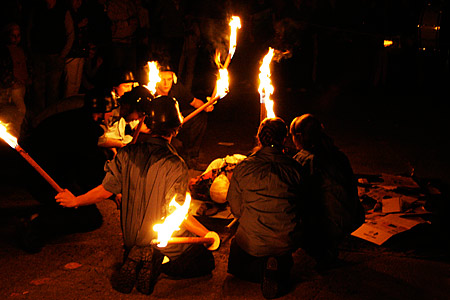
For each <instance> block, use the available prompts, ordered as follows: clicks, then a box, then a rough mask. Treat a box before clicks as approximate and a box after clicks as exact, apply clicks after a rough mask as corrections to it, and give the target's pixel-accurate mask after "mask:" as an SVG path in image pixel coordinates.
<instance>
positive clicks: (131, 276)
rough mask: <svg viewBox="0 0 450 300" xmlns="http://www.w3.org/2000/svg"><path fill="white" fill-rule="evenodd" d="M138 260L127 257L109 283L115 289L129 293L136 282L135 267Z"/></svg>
mask: <svg viewBox="0 0 450 300" xmlns="http://www.w3.org/2000/svg"><path fill="white" fill-rule="evenodd" d="M137 266H138V262H137V261H135V260H132V259H131V258H129V257H128V258H127V259H126V260H125V262H124V264H123V265H122V267H121V268H120V271H119V272H118V273H117V274H115V276H113V278H112V279H111V285H112V287H113V289H115V290H116V291H118V292H120V293H123V294H129V293H131V291H132V290H133V287H134V284H135V283H136V269H137Z"/></svg>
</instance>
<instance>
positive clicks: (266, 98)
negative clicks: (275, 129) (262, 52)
mask: <svg viewBox="0 0 450 300" xmlns="http://www.w3.org/2000/svg"><path fill="white" fill-rule="evenodd" d="M273 56H274V49H273V48H269V52H267V54H266V56H264V59H263V62H262V64H261V67H260V68H259V71H260V73H259V82H260V83H259V88H258V92H259V95H260V102H261V103H264V104H265V107H266V111H267V117H268V118H275V113H274V111H273V104H274V103H273V100H272V99H270V96H271V95H272V94H273V92H274V87H273V85H272V83H271V80H270V63H271V62H272V58H273Z"/></svg>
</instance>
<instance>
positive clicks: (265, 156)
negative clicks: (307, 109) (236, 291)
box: [227, 118, 303, 299]
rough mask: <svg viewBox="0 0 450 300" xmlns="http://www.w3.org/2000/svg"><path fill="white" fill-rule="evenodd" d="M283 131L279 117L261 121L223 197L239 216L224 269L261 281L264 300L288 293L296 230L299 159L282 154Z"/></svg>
mask: <svg viewBox="0 0 450 300" xmlns="http://www.w3.org/2000/svg"><path fill="white" fill-rule="evenodd" d="M287 133H288V131H287V126H286V124H285V122H284V121H283V120H282V119H280V118H273V119H265V120H263V121H262V122H261V124H260V126H259V129H258V134H257V138H258V142H259V147H258V148H257V150H256V151H255V152H254V153H253V154H251V155H250V156H249V157H247V158H246V159H245V160H243V161H242V162H240V163H239V164H238V165H237V166H236V168H235V169H234V172H233V176H232V177H231V181H230V186H229V189H228V195H227V200H228V202H229V204H230V207H231V211H232V212H233V214H234V216H235V217H236V218H239V226H238V228H237V231H236V236H235V238H234V240H233V241H232V243H231V246H230V255H229V259H228V272H229V273H231V274H233V275H235V276H237V277H240V278H241V279H244V280H247V281H251V282H260V283H261V289H262V293H263V296H264V297H265V298H268V299H271V298H275V297H278V296H281V295H282V294H284V293H285V292H287V289H288V283H289V273H290V270H291V267H292V265H293V259H292V253H293V252H294V251H295V250H296V249H297V245H296V241H297V240H299V239H298V235H299V234H300V219H299V210H300V206H301V203H302V202H303V199H302V197H301V194H300V192H301V190H302V187H301V185H302V179H301V177H300V165H299V163H298V162H297V161H295V160H294V159H293V158H291V157H289V156H287V155H286V154H284V153H283V146H284V142H285V139H286V137H287Z"/></svg>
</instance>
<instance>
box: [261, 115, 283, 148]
mask: <svg viewBox="0 0 450 300" xmlns="http://www.w3.org/2000/svg"><path fill="white" fill-rule="evenodd" d="M287 133H288V129H287V126H286V123H285V122H284V121H283V119H281V118H278V117H275V118H266V119H264V120H263V121H262V122H261V124H260V125H259V128H258V134H257V138H258V142H259V144H260V146H262V147H266V146H270V147H274V148H278V149H282V148H283V146H284V142H285V140H286V137H287Z"/></svg>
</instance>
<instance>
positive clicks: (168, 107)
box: [145, 96, 183, 135]
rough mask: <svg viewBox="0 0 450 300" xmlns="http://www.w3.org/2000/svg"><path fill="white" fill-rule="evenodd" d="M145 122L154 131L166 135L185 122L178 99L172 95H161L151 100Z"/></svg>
mask: <svg viewBox="0 0 450 300" xmlns="http://www.w3.org/2000/svg"><path fill="white" fill-rule="evenodd" d="M146 114H147V118H146V119H145V124H146V125H147V127H148V128H149V129H151V131H152V132H153V133H157V134H161V135H164V133H167V132H169V131H170V130H174V129H177V128H178V127H180V126H181V124H182V123H183V116H182V115H181V112H180V108H179V106H178V102H177V100H175V98H173V97H170V96H159V97H156V98H155V99H153V100H152V101H151V102H150V105H149V107H148V109H147V111H146Z"/></svg>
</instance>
